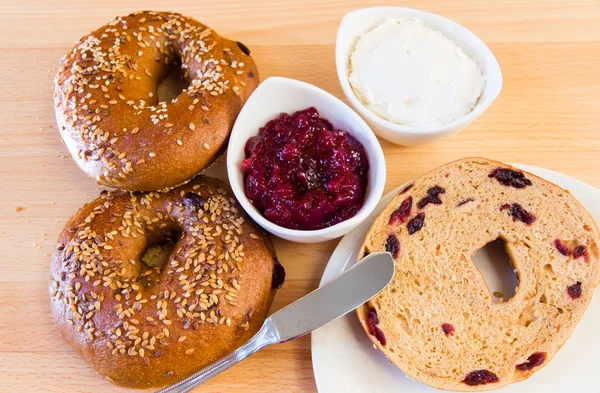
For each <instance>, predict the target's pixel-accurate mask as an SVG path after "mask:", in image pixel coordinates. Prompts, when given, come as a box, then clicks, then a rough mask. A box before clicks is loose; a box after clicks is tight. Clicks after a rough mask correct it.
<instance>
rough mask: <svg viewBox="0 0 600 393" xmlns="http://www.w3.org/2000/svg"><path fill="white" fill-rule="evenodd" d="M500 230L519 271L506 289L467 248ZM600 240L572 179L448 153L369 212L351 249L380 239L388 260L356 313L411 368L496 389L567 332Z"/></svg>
mask: <svg viewBox="0 0 600 393" xmlns="http://www.w3.org/2000/svg"><path fill="white" fill-rule="evenodd" d="M496 239H501V240H502V241H504V243H505V247H506V251H507V254H508V255H509V257H510V259H511V262H512V264H513V266H514V269H515V271H516V273H517V277H518V279H519V283H518V287H517V288H516V293H515V295H514V296H513V297H512V298H510V299H507V300H504V301H502V300H500V301H494V300H493V299H494V296H493V294H491V293H490V290H489V289H488V287H487V285H486V282H485V280H484V278H483V275H482V274H481V272H480V271H479V269H478V268H477V266H476V265H475V263H474V262H473V261H472V259H471V257H472V256H473V255H474V254H475V253H476V252H477V251H478V250H479V249H481V248H483V247H484V246H485V245H486V244H488V243H490V242H493V241H495V240H496ZM599 245H600V234H599V232H598V228H597V226H596V223H595V222H594V220H593V218H592V217H590V215H589V213H588V212H587V211H586V210H585V209H584V208H583V207H582V206H581V205H580V204H579V202H578V201H577V200H576V199H575V198H574V197H573V196H571V194H569V192H568V191H565V190H563V189H562V188H560V187H558V186H556V185H554V184H552V183H550V182H548V181H546V180H543V179H541V178H539V177H536V176H534V175H532V174H530V173H527V172H524V171H521V170H519V169H517V168H512V167H510V166H509V165H506V164H503V163H500V162H495V161H489V160H486V159H482V158H466V159H463V160H459V161H455V162H452V163H450V164H447V165H445V166H442V167H440V168H438V169H435V170H433V171H432V172H429V173H427V174H425V175H424V176H422V177H420V178H418V179H416V180H415V181H414V182H413V183H411V184H409V185H408V186H406V187H404V189H403V190H402V191H400V192H399V193H398V195H396V196H395V197H394V198H393V199H392V201H391V202H390V204H389V205H388V206H387V207H386V208H385V209H384V210H383V212H382V213H381V214H380V215H379V216H378V217H377V219H376V221H375V222H374V224H373V226H372V227H371V229H370V231H369V232H368V234H367V236H366V238H365V242H364V244H363V246H362V249H361V251H360V252H359V255H361V256H364V255H365V254H368V253H371V252H378V251H388V252H390V253H391V254H392V255H393V256H394V259H395V261H396V271H395V275H394V278H393V280H392V282H391V283H390V284H389V285H388V286H387V287H386V288H385V289H384V290H383V291H382V292H380V293H379V294H378V295H377V296H375V297H374V298H373V299H371V300H370V301H369V302H367V303H366V304H365V305H363V306H361V307H359V309H358V310H357V314H358V317H359V320H360V322H361V324H362V326H363V328H364V329H365V331H366V333H367V335H368V337H369V338H370V340H371V341H372V342H373V344H374V345H375V346H376V347H377V348H378V349H379V350H381V351H382V352H383V353H384V354H385V356H386V357H387V358H388V359H389V360H390V362H391V363H393V364H395V365H396V366H397V367H399V368H400V369H402V370H403V371H404V372H405V373H406V374H407V375H408V376H410V377H412V378H414V379H417V380H419V381H421V382H423V383H426V384H428V385H430V386H433V387H435V388H438V389H447V390H455V391H482V390H491V389H497V388H500V387H503V386H506V385H508V384H510V383H513V382H517V381H521V380H524V379H526V378H528V377H529V376H531V375H532V374H533V373H534V372H536V371H537V370H539V369H541V368H542V367H544V366H545V365H546V364H547V363H548V362H549V361H550V360H551V359H552V357H554V355H555V354H556V352H557V351H558V350H559V349H560V347H561V346H562V345H563V344H564V343H565V341H566V340H567V339H568V338H569V336H570V335H571V333H572V331H573V329H574V328H575V326H576V325H577V323H578V321H579V320H580V319H581V317H582V315H583V313H584V311H585V309H586V308H587V306H588V305H589V303H590V301H591V299H592V296H593V293H594V288H595V287H596V286H597V285H598V284H599V282H600V255H599V250H598V247H599ZM496 296H498V295H497V294H496Z"/></svg>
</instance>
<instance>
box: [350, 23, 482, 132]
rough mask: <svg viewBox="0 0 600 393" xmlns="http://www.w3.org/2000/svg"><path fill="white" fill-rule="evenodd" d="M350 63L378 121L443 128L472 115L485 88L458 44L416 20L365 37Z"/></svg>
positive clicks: (356, 87)
mask: <svg viewBox="0 0 600 393" xmlns="http://www.w3.org/2000/svg"><path fill="white" fill-rule="evenodd" d="M349 62H350V64H349V66H350V67H349V76H348V79H349V82H350V85H351V86H352V90H353V91H354V94H355V95H356V97H357V98H358V99H359V100H360V101H361V102H362V103H363V104H364V105H365V106H366V107H367V108H368V109H369V110H371V111H372V112H373V113H375V114H376V115H378V116H379V117H382V118H384V119H386V120H389V121H392V122H394V123H397V124H402V125H408V126H419V127H433V126H439V125H443V124H446V123H449V122H451V121H453V120H455V119H458V118H460V117H462V116H464V115H466V114H468V113H469V112H471V111H472V110H473V108H474V106H475V105H476V103H477V101H478V99H479V97H480V96H481V92H482V91H483V87H484V83H485V82H484V78H483V75H482V73H481V69H480V68H479V66H478V65H477V64H476V63H475V61H473V59H471V58H470V57H469V56H468V55H467V54H466V53H465V52H464V51H463V50H462V49H461V48H460V47H459V46H458V45H457V44H456V43H455V42H454V41H452V40H450V39H449V38H447V37H446V36H444V35H443V34H442V33H440V32H439V31H435V30H432V29H430V28H427V27H425V26H423V24H422V23H421V21H420V20H418V19H414V18H401V19H390V20H387V21H384V22H382V23H380V24H379V25H377V26H375V28H373V29H372V30H370V31H368V32H366V33H364V34H363V35H362V36H360V37H359V38H358V40H357V42H356V45H355V47H354V50H353V51H352V53H351V55H350V59H349Z"/></svg>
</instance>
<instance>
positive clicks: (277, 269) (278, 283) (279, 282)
mask: <svg viewBox="0 0 600 393" xmlns="http://www.w3.org/2000/svg"><path fill="white" fill-rule="evenodd" d="M284 282H285V269H284V268H283V265H282V264H281V263H279V260H278V259H277V257H273V277H272V279H271V288H273V289H279V288H281V287H282V286H283V283H284Z"/></svg>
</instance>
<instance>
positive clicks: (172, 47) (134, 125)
mask: <svg viewBox="0 0 600 393" xmlns="http://www.w3.org/2000/svg"><path fill="white" fill-rule="evenodd" d="M249 53H250V51H249V50H248V48H247V47H246V46H245V45H243V44H241V43H236V42H234V41H230V40H228V39H226V38H223V37H221V36H219V35H218V34H217V33H215V32H214V31H213V30H211V29H210V28H208V27H207V26H205V25H203V24H202V23H200V22H198V21H196V20H194V19H191V18H188V17H184V16H182V15H180V14H176V13H170V12H151V11H142V12H137V13H134V14H131V15H128V16H124V17H117V18H116V19H114V20H113V21H111V22H110V23H108V24H107V25H105V26H103V27H101V28H99V29H98V30H95V31H93V32H92V33H90V34H88V35H86V36H84V37H82V38H81V39H80V40H79V42H78V43H77V45H75V47H74V48H73V49H71V50H70V51H69V52H68V53H67V54H66V55H65V56H64V57H63V58H62V60H61V66H60V68H59V70H58V74H57V75H56V79H55V88H54V103H55V113H56V120H57V123H58V127H59V130H60V135H61V137H62V139H63V141H64V143H65V145H66V146H67V148H68V150H69V152H70V153H71V156H72V157H73V159H74V160H75V162H76V163H77V165H79V167H80V168H81V169H82V170H83V171H84V172H85V173H86V174H87V175H88V176H90V177H92V178H94V179H95V180H96V182H97V183H98V184H101V185H105V186H109V187H115V188H120V189H124V190H129V191H153V190H159V189H163V188H168V187H173V186H176V185H179V184H181V183H183V182H185V181H187V180H189V179H191V178H192V177H193V176H195V175H196V174H197V173H199V172H200V171H202V170H203V169H204V168H206V167H207V166H209V165H210V164H211V163H212V162H213V161H214V160H215V159H216V158H217V157H218V155H219V154H220V152H221V151H223V150H224V148H225V144H226V142H227V140H228V137H229V134H230V132H231V129H232V127H233V123H234V122H235V119H236V117H237V115H238V113H239V111H240V110H241V108H242V105H243V104H244V102H245V101H246V99H247V98H248V97H249V96H250V94H251V93H252V92H253V91H254V89H255V88H256V86H257V85H258V80H259V79H258V71H257V69H256V66H255V64H254V61H253V60H252V58H251V57H250V56H249ZM174 63H180V64H181V69H182V72H183V76H184V78H185V80H186V82H187V83H188V87H187V88H186V89H184V90H183V91H182V92H181V93H180V94H179V95H178V96H177V97H176V98H175V99H174V100H172V101H170V102H158V93H157V89H158V84H159V82H160V81H161V80H162V79H163V77H164V76H165V75H166V74H167V72H168V68H169V64H174Z"/></svg>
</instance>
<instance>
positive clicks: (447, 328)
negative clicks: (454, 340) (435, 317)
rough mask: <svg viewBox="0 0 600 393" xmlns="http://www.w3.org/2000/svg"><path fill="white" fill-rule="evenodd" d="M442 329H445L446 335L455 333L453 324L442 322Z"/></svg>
mask: <svg viewBox="0 0 600 393" xmlns="http://www.w3.org/2000/svg"><path fill="white" fill-rule="evenodd" d="M442 330H443V331H444V334H445V335H446V336H451V335H453V334H454V326H452V325H451V324H449V323H443V324H442Z"/></svg>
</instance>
